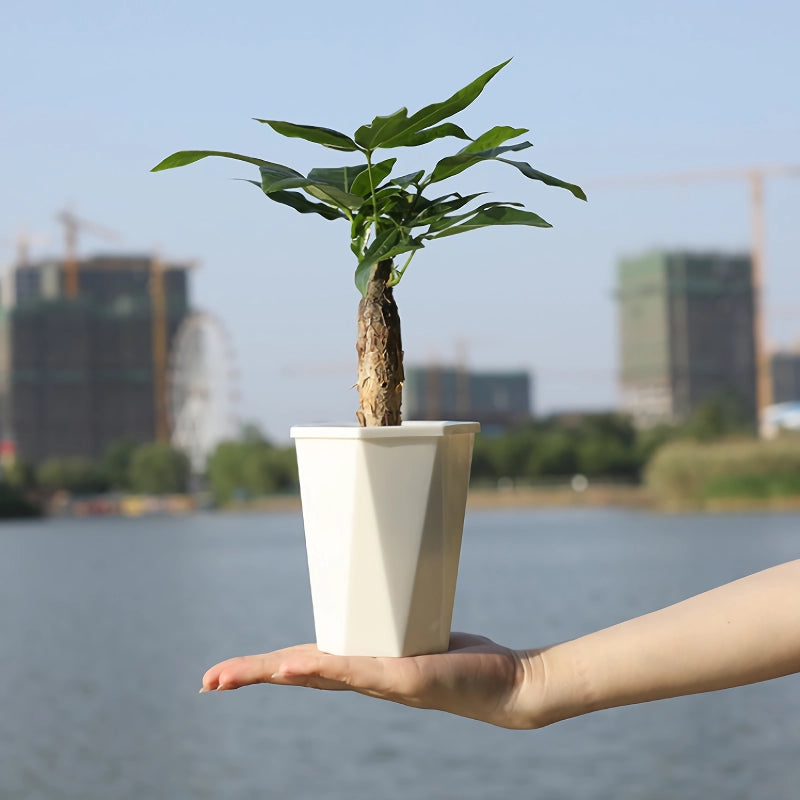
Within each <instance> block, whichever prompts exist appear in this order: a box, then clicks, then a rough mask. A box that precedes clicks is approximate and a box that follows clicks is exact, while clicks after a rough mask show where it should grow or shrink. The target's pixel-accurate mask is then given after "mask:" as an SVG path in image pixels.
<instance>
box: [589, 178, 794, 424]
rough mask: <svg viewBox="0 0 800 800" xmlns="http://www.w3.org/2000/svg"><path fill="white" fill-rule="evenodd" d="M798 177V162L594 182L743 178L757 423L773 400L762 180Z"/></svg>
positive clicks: (640, 183) (636, 183)
mask: <svg viewBox="0 0 800 800" xmlns="http://www.w3.org/2000/svg"><path fill="white" fill-rule="evenodd" d="M776 177H800V165H797V164H769V165H762V166H752V167H733V168H729V169H712V170H694V171H687V172H674V173H666V174H660V175H643V176H640V177H631V178H619V179H608V180H602V181H593V182H592V183H594V185H596V186H607V187H630V186H647V185H650V184H655V183H677V184H687V183H697V182H709V181H728V180H734V181H745V182H746V183H747V185H748V187H749V191H750V230H751V236H752V239H751V244H750V254H751V260H752V264H753V341H754V345H755V354H756V405H757V407H758V416H759V422H761V421H762V420H763V417H764V409H765V408H766V407H767V406H768V405H769V404H770V402H771V401H772V381H771V377H770V364H769V353H768V352H767V348H766V342H765V334H764V313H763V303H764V298H763V289H764V269H765V256H764V252H765V230H766V225H765V222H764V181H765V180H766V179H767V178H776Z"/></svg>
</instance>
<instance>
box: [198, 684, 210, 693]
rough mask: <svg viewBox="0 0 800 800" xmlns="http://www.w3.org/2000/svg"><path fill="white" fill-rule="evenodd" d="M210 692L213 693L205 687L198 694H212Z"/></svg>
mask: <svg viewBox="0 0 800 800" xmlns="http://www.w3.org/2000/svg"><path fill="white" fill-rule="evenodd" d="M210 691H211V689H206V687H205V686H204V687H203V688H202V689H201V690H200V691H199V692H198V694H205V693H206V692H210Z"/></svg>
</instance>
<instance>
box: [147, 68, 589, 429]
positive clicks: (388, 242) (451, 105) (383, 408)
mask: <svg viewBox="0 0 800 800" xmlns="http://www.w3.org/2000/svg"><path fill="white" fill-rule="evenodd" d="M507 63H508V61H505V62H503V63H502V64H498V65H497V66H496V67H493V68H492V69H490V70H488V71H487V72H484V73H483V75H481V76H479V77H478V78H476V79H475V80H474V81H472V82H471V83H470V84H468V85H467V86H465V87H464V88H463V89H460V90H459V91H457V92H456V93H455V94H454V95H452V96H451V97H449V98H448V99H447V100H444V101H443V102H441V103H433V104H432V105H429V106H426V107H425V108H423V109H421V110H419V111H417V112H416V113H415V114H411V115H410V116H409V114H408V110H407V109H406V108H401V109H400V110H399V111H396V112H395V113H393V114H389V115H388V116H378V117H375V118H374V119H373V120H372V122H371V123H369V124H366V125H362V126H361V127H360V128H359V129H358V130H357V131H356V132H355V133H354V134H353V136H352V137H351V136H347V135H346V134H344V133H340V132H339V131H335V130H332V129H331V128H324V127H319V126H317V125H297V124H295V123H291V122H281V121H278V120H273V119H257V120H256V121H257V122H261V123H264V124H266V125H269V127H270V128H272V129H273V130H274V131H275V132H276V133H279V134H281V135H282V136H288V137H292V138H298V139H304V140H305V141H307V142H312V143H314V144H318V145H322V146H323V147H326V148H329V149H331V150H338V151H341V152H345V153H353V154H354V155H358V156H360V157H361V163H358V164H354V165H347V166H341V167H320V168H315V169H312V170H311V171H310V172H309V173H308V175H302V174H301V173H300V172H297V171H296V170H294V169H292V168H290V167H286V166H283V165H282V164H276V163H275V162H274V161H266V160H264V159H261V158H254V157H252V156H243V155H239V154H237V153H229V152H224V151H220V150H182V151H180V152H178V153H174V154H173V155H171V156H169V157H168V158H165V159H164V160H163V161H162V162H161V163H160V164H158V165H157V166H155V167H154V168H153V170H152V171H153V172H157V171H160V170H165V169H171V168H173V167H182V166H185V165H186V164H192V163H194V162H195V161H199V160H200V159H203V158H207V157H208V156H221V157H223V158H231V159H235V160H237V161H245V162H247V163H249V164H253V165H254V166H256V167H258V171H259V175H260V179H259V180H257V181H256V180H251V181H249V182H250V183H253V184H255V185H256V186H258V187H259V188H260V189H261V190H262V191H263V192H264V194H266V196H267V197H268V198H269V199H270V200H273V201H275V202H276V203H281V204H283V205H286V206H290V207H291V208H293V209H295V211H299V212H300V213H301V214H317V215H318V216H320V217H322V218H323V219H325V220H344V221H346V222H347V223H348V224H349V229H350V249H351V250H352V252H353V255H354V256H355V258H356V261H357V266H356V270H355V283H356V287H357V288H358V290H359V292H360V293H361V301H360V303H359V306H358V326H357V329H358V336H357V342H356V351H357V354H358V379H357V382H356V387H357V389H358V394H359V401H360V407H359V410H358V411H357V412H356V416H357V418H358V420H359V422H360V424H361V425H362V426H382V425H399V424H400V420H401V399H402V386H403V379H404V376H403V348H402V342H401V336H400V317H399V315H398V312H397V305H396V303H395V301H394V297H393V287H394V286H396V285H397V284H398V283H399V282H400V280H401V279H402V278H403V276H404V275H405V273H406V270H407V269H408V265H409V264H410V263H411V260H412V258H413V257H414V255H415V254H416V252H417V251H418V250H421V249H422V248H423V247H425V246H426V244H427V243H428V242H431V241H434V240H436V239H443V238H445V237H448V236H455V235H456V234H461V233H466V232H467V231H474V230H478V229H479V228H486V227H492V226H495V225H530V226H533V227H536V228H549V227H551V226H550V224H549V223H548V222H546V221H545V220H544V219H542V218H541V217H540V216H539V215H538V214H534V213H533V212H531V211H526V210H525V209H524V208H523V207H522V204H521V203H512V202H504V201H492V202H479V201H478V198H479V197H482V196H483V195H485V194H486V192H476V193H474V194H460V193H459V192H449V193H445V194H440V195H438V196H435V195H436V190H437V189H438V190H439V191H441V189H439V187H438V184H440V183H442V182H443V181H445V180H447V179H448V178H452V177H453V176H455V175H458V174H459V173H461V172H464V170H466V169H469V168H470V167H472V166H474V165H475V164H480V163H483V162H486V161H499V162H501V163H503V164H509V165H510V166H512V167H514V168H516V169H517V170H518V171H519V172H520V173H521V174H522V175H524V176H525V177H526V178H531V179H533V180H537V181H541V182H543V183H545V184H547V185H549V186H557V187H561V188H563V189H567V190H568V191H570V192H571V193H572V194H573V195H575V197H578V198H580V199H581V200H585V199H586V195H585V194H584V193H583V190H582V189H581V188H580V187H579V186H576V185H574V184H572V183H567V182H565V181H562V180H560V179H558V178H554V177H553V176H552V175H547V174H545V173H544V172H540V171H539V170H537V169H534V168H533V167H532V166H531V165H530V164H528V163H527V162H524V161H515V160H513V159H511V158H508V157H507V155H508V154H510V153H517V152H519V151H520V150H525V149H527V148H528V147H531V146H532V145H531V143H530V142H528V141H517V142H516V143H511V144H510V143H509V142H510V141H511V140H514V139H518V138H519V137H521V136H522V135H523V134H525V133H527V132H528V129H527V128H514V127H510V126H508V125H497V126H495V127H493V128H491V129H489V130H488V131H486V132H485V133H482V134H481V135H480V136H477V137H476V138H474V139H473V138H472V137H471V136H469V135H468V134H467V133H465V132H464V130H463V129H462V128H460V127H459V126H458V125H456V124H454V123H453V122H449V121H446V120H448V119H449V118H450V117H452V116H453V115H455V114H457V113H458V112H459V111H462V110H463V109H465V108H466V107H467V106H469V105H470V104H471V103H472V102H473V101H474V100H475V99H476V98H477V97H478V95H480V93H481V92H482V91H483V89H484V87H485V86H486V84H487V83H488V82H489V81H490V80H491V79H492V78H493V77H494V76H495V75H496V74H497V73H498V72H499V71H500V70H501V69H502V68H503V67H504V66H505V65H506V64H507ZM445 138H455V139H461V140H463V141H466V142H468V144H467V145H466V146H464V147H462V148H461V149H460V150H458V152H456V153H454V154H453V155H450V156H447V157H445V158H442V159H440V160H439V161H437V163H436V164H435V165H434V167H433V169H431V170H430V171H429V172H426V171H425V170H424V169H420V170H418V171H414V172H409V173H406V174H403V175H400V176H396V177H395V176H394V175H393V174H392V171H393V169H394V167H395V164H396V162H397V158H396V157H390V158H382V154H381V151H387V150H394V149H396V148H403V147H419V146H421V145H425V144H428V143H429V142H432V141H434V140H436V139H445ZM430 195H434V196H430ZM476 201H478V202H476ZM401 257H402V263H400V262H399V261H398V260H397V259H400V258H401Z"/></svg>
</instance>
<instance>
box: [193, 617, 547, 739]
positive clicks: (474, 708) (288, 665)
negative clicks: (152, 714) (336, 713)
mask: <svg viewBox="0 0 800 800" xmlns="http://www.w3.org/2000/svg"><path fill="white" fill-rule="evenodd" d="M534 672H535V670H532V669H531V662H530V658H529V653H526V652H524V651H515V650H511V649H509V648H507V647H502V646H501V645H498V644H495V643H494V642H493V641H491V640H490V639H487V638H486V637H484V636H474V635H472V634H465V633H454V634H452V635H451V637H450V649H449V650H448V651H447V652H446V653H440V654H436V655H425V656H411V657H409V658H370V657H367V656H334V655H330V654H328V653H323V652H321V651H320V650H318V649H317V647H316V646H315V645H313V644H306V645H298V646H296V647H289V648H287V649H285V650H277V651H275V652H272V653H265V654H263V655H252V656H241V657H239V658H232V659H229V660H228V661H223V662H221V663H219V664H217V665H216V666H214V667H212V668H211V669H210V670H208V672H206V674H205V675H204V676H203V688H202V689H201V690H200V691H201V692H209V691H214V690H216V691H228V690H231V689H238V688H240V687H242V686H249V685H252V684H256V683H273V684H280V685H285V686H307V687H311V688H315V689H329V690H348V691H353V692H358V693H359V694H364V695H368V696H370V697H377V698H380V699H382V700H390V701H392V702H394V703H401V704H402V705H406V706H413V707H414V708H431V709H438V710H440V711H447V712H449V713H451V714H458V715H459V716H463V717H470V718H472V719H477V720H481V721H483V722H489V723H491V724H493V725H499V726H501V727H504V728H530V727H535V724H534V720H533V718H532V716H531V713H530V708H529V706H530V700H531V697H532V696H534V697H535V696H536V695H537V694H538V693H537V692H535V691H534V692H531V683H532V682H533V681H534V677H533V676H534ZM523 688H525V691H524V692H523V691H522V690H523ZM523 696H524V697H525V703H524V705H525V706H528V708H523V707H522V706H523V703H522V702H521V698H522V697H523Z"/></svg>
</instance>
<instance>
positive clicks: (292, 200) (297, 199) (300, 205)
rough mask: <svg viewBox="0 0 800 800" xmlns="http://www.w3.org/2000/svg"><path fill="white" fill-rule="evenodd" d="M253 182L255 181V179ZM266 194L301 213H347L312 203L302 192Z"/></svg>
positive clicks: (333, 215)
mask: <svg viewBox="0 0 800 800" xmlns="http://www.w3.org/2000/svg"><path fill="white" fill-rule="evenodd" d="M252 182H253V183H255V181H252ZM256 185H258V184H256ZM265 194H266V195H267V197H269V199H270V200H274V201H275V202H276V203H282V204H283V205H285V206H291V207H292V208H293V209H294V210H295V211H299V212H300V213H301V214H319V215H320V216H321V217H325V219H345V215H344V214H343V213H342V212H341V211H339V209H338V208H331V207H330V206H326V205H325V204H323V203H312V202H311V201H310V200H307V199H306V198H305V197H303V195H302V194H300V192H285V191H284V192H269V193H266V192H265Z"/></svg>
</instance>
